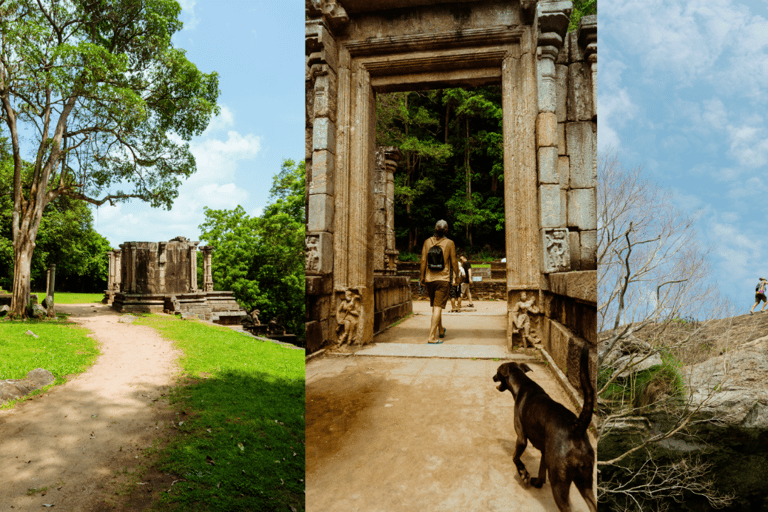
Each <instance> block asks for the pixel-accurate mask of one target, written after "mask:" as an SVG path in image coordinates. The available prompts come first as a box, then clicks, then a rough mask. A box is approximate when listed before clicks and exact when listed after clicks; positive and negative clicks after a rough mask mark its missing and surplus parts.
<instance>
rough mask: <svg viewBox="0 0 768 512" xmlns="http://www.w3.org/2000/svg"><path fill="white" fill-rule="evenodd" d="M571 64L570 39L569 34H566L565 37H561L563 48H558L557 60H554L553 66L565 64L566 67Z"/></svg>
mask: <svg viewBox="0 0 768 512" xmlns="http://www.w3.org/2000/svg"><path fill="white" fill-rule="evenodd" d="M570 62H571V38H570V37H569V34H566V35H565V37H563V46H562V47H561V48H560V51H559V52H558V53H557V59H555V64H565V65H566V66H567V65H568V64H570Z"/></svg>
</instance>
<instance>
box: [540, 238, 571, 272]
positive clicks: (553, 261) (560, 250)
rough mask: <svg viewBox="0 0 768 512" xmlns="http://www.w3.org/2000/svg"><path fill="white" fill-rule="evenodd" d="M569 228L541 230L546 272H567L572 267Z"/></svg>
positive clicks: (544, 269)
mask: <svg viewBox="0 0 768 512" xmlns="http://www.w3.org/2000/svg"><path fill="white" fill-rule="evenodd" d="M568 238H569V237H568V229H567V228H552V229H542V230H541V247H542V249H543V253H544V262H543V265H542V266H543V271H544V273H545V274H551V273H553V272H566V271H568V270H570V269H571V249H570V244H569V242H568Z"/></svg>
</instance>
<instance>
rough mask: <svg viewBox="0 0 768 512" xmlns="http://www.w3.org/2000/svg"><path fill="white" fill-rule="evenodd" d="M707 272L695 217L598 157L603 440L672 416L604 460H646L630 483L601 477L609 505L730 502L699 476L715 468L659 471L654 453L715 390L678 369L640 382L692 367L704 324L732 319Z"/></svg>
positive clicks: (637, 171) (678, 466) (645, 181)
mask: <svg viewBox="0 0 768 512" xmlns="http://www.w3.org/2000/svg"><path fill="white" fill-rule="evenodd" d="M709 273H710V267H709V260H708V250H707V248H706V247H704V246H703V245H702V244H701V243H700V242H699V239H698V236H697V233H696V230H695V228H694V219H693V218H692V217H691V216H689V215H686V214H684V213H683V212H681V211H680V210H679V209H678V208H676V207H675V205H674V201H673V196H672V194H671V193H670V192H668V191H665V190H664V189H662V188H661V187H659V186H658V185H657V184H655V183H653V182H652V181H651V180H650V179H649V178H648V176H647V174H646V173H645V172H644V171H643V169H642V167H637V168H634V169H627V168H625V167H624V166H623V165H622V164H621V162H620V161H619V158H618V155H617V154H616V153H608V154H603V155H601V156H600V158H599V169H598V290H599V293H598V295H599V297H600V298H599V303H598V323H599V332H600V333H601V334H600V348H599V350H598V365H599V367H600V375H601V379H600V383H599V386H598V388H599V389H598V397H599V398H598V403H599V414H598V420H599V422H598V425H599V428H598V436H599V438H600V439H606V438H607V436H609V435H611V434H612V433H613V432H614V431H615V429H617V428H618V427H619V426H621V425H626V422H627V421H640V420H642V419H643V416H644V415H647V414H649V413H651V412H665V413H667V414H666V416H667V417H668V418H672V419H673V421H671V422H669V423H668V424H667V425H665V427H664V428H663V429H661V430H659V429H650V428H649V429H646V430H647V432H646V434H645V435H642V436H637V438H638V440H636V441H635V442H634V444H633V445H632V446H630V447H628V448H627V449H626V450H624V451H623V453H620V454H619V455H616V456H614V457H611V458H610V459H604V460H599V461H598V468H599V469H602V468H609V467H610V468H613V469H617V468H621V467H622V466H621V465H622V464H623V463H626V462H627V460H628V458H629V457H630V456H634V457H635V458H636V457H637V456H638V455H639V454H641V453H644V452H645V453H648V454H649V455H648V457H649V459H648V461H647V462H646V464H644V465H643V466H642V467H641V469H640V471H639V472H638V473H637V474H635V475H633V476H632V477H631V479H629V480H624V479H617V478H615V475H616V472H615V471H614V472H612V473H613V475H614V478H612V479H608V480H602V479H601V480H600V483H599V486H598V499H599V500H600V501H601V502H602V500H603V499H610V500H611V501H612V503H615V504H618V503H622V504H623V505H621V506H622V507H629V508H627V510H633V509H634V510H643V507H642V506H641V504H642V503H647V502H648V501H653V500H658V499H659V498H661V497H664V498H666V499H668V500H669V499H672V500H676V499H678V498H677V497H679V496H680V495H681V493H683V492H692V493H694V494H696V493H700V494H702V495H705V497H706V498H707V499H708V500H709V502H710V504H711V505H712V506H713V507H715V506H718V507H719V506H722V504H724V503H727V502H729V497H728V496H723V495H721V494H719V493H718V492H717V491H716V490H715V489H714V487H713V486H712V485H711V482H710V483H707V482H704V481H703V480H701V478H699V477H700V476H703V475H705V474H706V472H707V471H708V470H709V467H708V466H707V465H706V464H702V463H699V462H696V461H695V460H682V461H679V462H675V463H674V464H672V465H666V466H665V465H660V464H657V463H656V462H654V461H653V460H652V456H651V455H650V454H651V451H650V450H649V448H650V447H651V446H652V445H655V444H658V443H659V442H662V441H664V440H667V439H670V438H672V437H675V436H678V435H680V434H683V433H686V432H687V431H688V429H689V428H690V427H691V426H692V425H693V424H694V423H695V420H694V418H696V417H697V414H698V413H699V412H700V410H701V408H702V407H703V406H704V405H705V404H706V403H707V401H708V400H709V399H711V397H712V396H713V395H714V394H715V393H716V387H712V389H711V390H710V392H709V394H708V395H707V396H706V397H705V398H704V399H703V400H702V399H701V395H700V394H698V395H696V396H694V393H693V391H692V390H688V389H687V388H686V386H685V383H684V382H683V380H682V379H683V377H682V374H681V373H680V372H678V371H677V370H676V369H675V368H672V369H671V373H672V374H671V375H667V376H666V378H665V379H659V380H658V381H657V382H656V383H655V384H652V383H649V382H648V381H647V380H646V381H643V382H642V383H641V382H640V381H639V380H638V378H637V375H638V372H639V371H641V370H647V369H650V368H652V367H654V366H659V365H661V364H662V363H663V361H662V356H663V357H664V358H665V359H666V360H667V362H666V363H665V364H667V365H669V364H670V363H669V361H670V360H671V359H674V360H676V361H677V362H678V363H677V364H678V365H682V364H684V363H689V362H691V361H692V360H693V359H692V356H691V354H692V353H693V352H695V351H696V347H697V346H698V345H697V344H698V341H699V336H700V334H701V332H702V329H703V328H704V325H705V323H704V322H703V321H706V320H709V319H713V318H718V317H722V316H725V315H728V314H729V313H731V311H732V310H731V308H730V305H729V304H728V303H727V301H725V300H723V299H721V298H719V297H720V294H719V292H718V290H717V289H716V287H715V286H714V285H713V284H712V283H711V282H710V281H709V279H708V275H709ZM689 356H691V357H689ZM643 386H644V387H643ZM617 389H619V390H620V391H619V392H614V391H616V390H617ZM646 421H647V420H646ZM599 452H600V451H599V450H598V455H599ZM684 467H685V468H687V469H686V471H685V472H684V471H682V468H684ZM617 496H621V499H618V498H617Z"/></svg>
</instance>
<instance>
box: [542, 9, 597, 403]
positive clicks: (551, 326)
mask: <svg viewBox="0 0 768 512" xmlns="http://www.w3.org/2000/svg"><path fill="white" fill-rule="evenodd" d="M540 7H542V6H540ZM544 7H545V10H546V6H544ZM540 10H541V9H540ZM552 26H553V22H550V23H542V26H541V34H540V38H539V80H538V82H539V115H538V119H537V146H538V164H539V199H540V215H541V228H542V230H541V254H542V272H543V273H544V277H545V279H544V283H543V286H542V289H541V291H540V299H541V303H542V312H543V317H542V318H541V319H540V321H539V330H540V331H541V332H540V333H539V334H540V337H541V339H542V344H543V347H544V349H545V350H546V351H547V352H548V353H549V354H550V355H551V356H552V358H553V359H554V361H555V363H556V364H557V366H558V367H559V368H560V370H561V371H563V373H565V375H566V377H567V378H568V380H569V381H570V383H571V384H572V385H573V386H574V387H576V388H577V389H578V388H579V387H580V386H579V372H580V369H579V355H580V353H581V349H582V347H583V346H584V344H589V345H591V346H592V347H593V348H594V349H595V350H593V354H596V346H597V272H596V268H597V259H596V254H597V208H596V206H597V158H596V157H597V154H596V151H597V111H596V102H595V87H596V83H595V77H596V70H597V69H596V66H597V19H596V16H585V17H583V18H582V19H581V22H580V24H579V28H578V30H577V31H575V32H571V33H567V34H566V35H565V36H564V37H563V38H562V46H560V48H559V49H558V50H557V51H555V49H556V47H557V44H558V42H557V41H556V38H553V37H552V35H551V34H546V33H545V31H546V30H547V29H548V28H551V27H552ZM553 41H554V42H553ZM590 369H591V374H592V375H593V377H595V376H596V358H595V357H594V356H593V357H592V359H591V361H590Z"/></svg>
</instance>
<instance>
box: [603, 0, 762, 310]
mask: <svg viewBox="0 0 768 512" xmlns="http://www.w3.org/2000/svg"><path fill="white" fill-rule="evenodd" d="M598 12H599V17H598V19H599V26H598V27H599V30H598V37H599V40H598V151H607V150H611V149H613V150H615V151H617V152H618V155H619V157H620V159H621V160H622V161H623V163H624V164H625V165H626V166H629V167H636V166H638V165H642V166H643V167H644V169H645V170H646V171H648V172H649V173H650V174H651V176H652V177H653V179H654V180H655V181H656V182H657V183H658V184H659V185H661V186H663V187H664V188H667V189H669V190H671V191H672V193H673V194H674V200H675V202H676V203H677V206H679V207H680V208H682V209H683V210H685V211H687V212H689V213H691V214H693V215H695V216H696V217H697V218H698V222H697V228H698V231H699V234H700V236H701V239H702V241H703V242H704V243H706V244H709V245H710V246H711V248H712V263H713V270H714V272H713V276H712V278H713V280H715V281H716V282H717V283H718V285H719V287H720V289H721V290H722V292H723V294H724V295H726V296H727V297H728V298H730V299H731V300H732V301H733V302H734V303H735V304H736V305H737V306H738V308H739V309H743V312H744V313H746V312H747V310H748V309H749V308H750V307H751V305H752V304H753V303H754V287H755V284H756V283H757V278H758V277H760V276H763V277H768V0H754V1H751V2H748V1H738V0H643V1H639V0H605V1H603V2H602V3H600V7H599V10H598Z"/></svg>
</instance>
